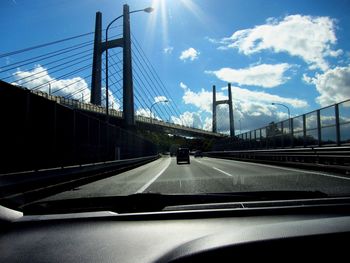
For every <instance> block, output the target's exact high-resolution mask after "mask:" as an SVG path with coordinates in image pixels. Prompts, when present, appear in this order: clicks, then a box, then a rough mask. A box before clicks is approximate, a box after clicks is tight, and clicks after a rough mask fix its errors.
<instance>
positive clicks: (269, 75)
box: [206, 63, 291, 88]
mask: <svg viewBox="0 0 350 263" xmlns="http://www.w3.org/2000/svg"><path fill="white" fill-rule="evenodd" d="M290 67H291V66H290V65H289V64H287V63H281V64H275V65H269V64H261V65H257V66H252V67H249V68H242V69H232V68H222V69H219V70H216V71H206V73H212V74H214V75H215V76H216V77H217V78H219V79H221V80H223V81H227V82H232V83H237V84H239V85H253V86H261V87H264V88H273V87H276V86H279V85H281V84H283V83H285V82H286V81H287V80H288V79H289V78H288V77H286V76H284V73H285V72H286V71H287V70H288V69H289V68H290Z"/></svg>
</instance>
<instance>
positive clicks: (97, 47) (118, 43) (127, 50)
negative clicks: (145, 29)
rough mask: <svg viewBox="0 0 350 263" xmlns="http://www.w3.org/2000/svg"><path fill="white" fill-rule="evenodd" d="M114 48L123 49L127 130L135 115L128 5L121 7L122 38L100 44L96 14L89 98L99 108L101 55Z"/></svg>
mask: <svg viewBox="0 0 350 263" xmlns="http://www.w3.org/2000/svg"><path fill="white" fill-rule="evenodd" d="M116 47H120V48H122V49H123V119H124V126H126V127H128V128H129V127H133V126H135V114H134V89H133V80H132V62H131V40H130V11H129V6H128V5H124V6H123V37H122V38H118V39H113V40H108V41H107V42H106V41H104V42H102V13H101V12H97V13H96V22H95V40H94V54H93V62H92V77H91V97H90V102H91V103H92V104H95V105H99V106H101V92H102V90H101V73H102V70H101V69H102V54H103V52H104V51H106V50H107V49H111V48H116ZM106 70H107V69H106Z"/></svg>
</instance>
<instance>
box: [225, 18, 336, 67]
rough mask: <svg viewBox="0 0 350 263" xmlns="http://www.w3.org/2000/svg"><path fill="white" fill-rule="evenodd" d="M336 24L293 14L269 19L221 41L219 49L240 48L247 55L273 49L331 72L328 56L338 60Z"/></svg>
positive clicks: (331, 20) (329, 19)
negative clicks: (334, 47)
mask: <svg viewBox="0 0 350 263" xmlns="http://www.w3.org/2000/svg"><path fill="white" fill-rule="evenodd" d="M336 42H337V38H336V35H335V21H334V20H333V19H331V18H329V17H312V16H302V15H290V16H286V17H284V19H283V20H277V19H273V18H270V19H268V20H267V21H266V24H264V25H258V26H255V27H254V28H249V29H243V30H239V31H236V32H234V33H233V35H232V36H231V37H229V38H224V39H222V40H221V43H222V44H223V45H222V46H221V47H220V49H228V48H237V49H238V50H239V51H240V52H242V53H243V54H245V55H249V54H253V53H257V52H260V51H262V50H272V51H273V52H277V53H278V52H287V53H288V54H289V55H291V56H297V57H300V58H302V59H303V60H304V61H305V62H306V63H307V64H309V65H310V67H311V69H316V68H320V69H322V70H327V69H328V67H329V66H328V63H327V61H326V60H325V58H326V57H328V56H330V57H336V56H339V55H340V54H341V53H342V50H333V49H332V46H334V45H335V44H336Z"/></svg>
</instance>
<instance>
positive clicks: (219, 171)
mask: <svg viewBox="0 0 350 263" xmlns="http://www.w3.org/2000/svg"><path fill="white" fill-rule="evenodd" d="M212 168H213V169H215V170H217V171H219V172H221V173H223V174H226V175H228V176H231V177H232V176H233V175H232V174H229V173H227V172H225V171H223V170H221V169H219V168H216V167H214V166H213V167H212Z"/></svg>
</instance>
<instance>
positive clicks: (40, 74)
mask: <svg viewBox="0 0 350 263" xmlns="http://www.w3.org/2000/svg"><path fill="white" fill-rule="evenodd" d="M13 77H14V79H15V81H14V83H13V84H16V85H21V86H24V87H26V88H28V89H37V90H40V91H43V92H47V93H49V89H51V94H52V95H55V96H62V97H67V98H70V99H76V100H79V101H82V100H83V101H84V102H85V103H89V102H90V89H89V88H88V84H87V83H86V81H85V79H83V78H81V77H74V78H71V79H60V80H57V79H55V78H53V77H51V76H50V75H49V73H48V71H47V70H46V69H45V68H44V67H42V66H40V65H38V66H36V67H35V68H34V69H33V70H32V71H21V70H17V71H16V72H15V73H14V74H13ZM49 83H50V84H49ZM102 93H103V94H105V93H106V92H105V88H104V87H102ZM102 105H105V100H104V99H103V100H102ZM109 106H110V107H112V106H113V108H114V109H119V107H120V103H119V101H118V100H117V99H116V98H115V97H114V96H113V95H112V93H111V92H109Z"/></svg>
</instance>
